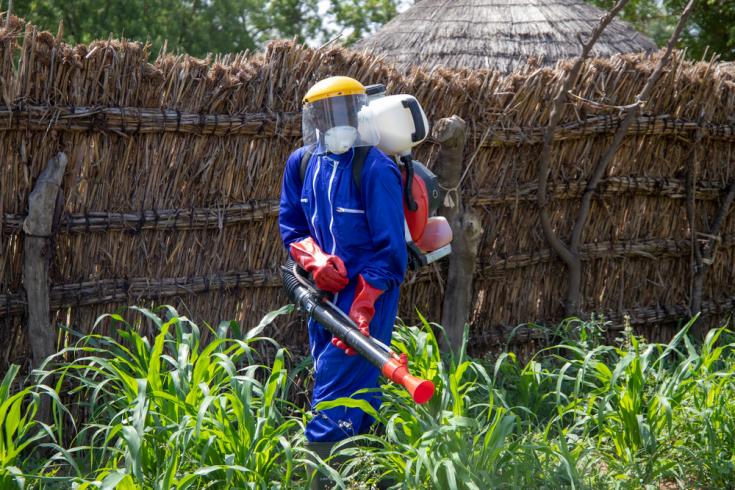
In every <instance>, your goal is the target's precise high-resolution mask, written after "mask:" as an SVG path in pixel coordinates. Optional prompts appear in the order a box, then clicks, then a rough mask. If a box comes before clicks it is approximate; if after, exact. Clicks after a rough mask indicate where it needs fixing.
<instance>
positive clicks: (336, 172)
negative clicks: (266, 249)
mask: <svg viewBox="0 0 735 490" xmlns="http://www.w3.org/2000/svg"><path fill="white" fill-rule="evenodd" d="M319 150H320V149H319V148H317V151H315V152H314V155H312V157H311V159H310V161H309V165H308V168H307V170H306V174H305V176H304V181H303V185H302V182H301V177H300V175H299V174H300V166H301V159H302V156H303V154H304V151H306V148H300V149H298V150H296V151H295V152H293V153H292V154H291V156H290V157H289V158H288V161H287V163H286V171H285V174H284V178H283V186H282V189H281V209H280V215H279V226H280V230H281V238H282V239H283V244H284V245H285V246H286V248H287V249H288V246H289V245H290V244H291V243H292V242H296V241H299V240H302V239H304V238H307V237H309V236H311V237H312V238H313V239H314V240H315V241H316V243H317V244H318V245H319V247H321V249H322V250H323V251H324V252H325V253H328V254H332V255H337V256H338V257H340V258H341V259H342V260H343V261H344V264H345V267H346V269H347V274H348V278H349V281H350V282H349V284H348V285H347V286H346V287H345V288H344V289H343V290H342V291H340V292H339V293H337V294H336V295H335V303H336V304H337V306H338V307H339V308H340V309H341V310H342V311H344V312H345V313H349V311H350V305H351V304H352V301H353V299H354V296H355V287H356V285H357V279H358V275H359V274H362V275H363V277H364V278H365V280H366V281H367V282H368V283H369V284H370V285H371V286H373V287H375V288H378V289H381V290H383V291H384V292H383V294H382V295H381V296H380V297H379V298H378V300H377V301H376V303H375V316H374V317H373V320H372V322H371V323H370V335H371V336H373V337H375V338H377V339H378V340H380V341H381V342H383V343H385V344H388V345H390V339H391V333H392V330H393V325H394V322H395V317H396V313H397V311H398V295H399V286H400V284H401V282H402V281H403V277H404V275H405V273H406V261H407V253H406V241H405V237H404V218H403V193H402V189H401V176H400V172H399V170H398V167H397V165H396V164H395V162H393V160H391V159H390V158H388V157H387V156H385V154H383V153H382V152H381V151H380V150H378V149H377V148H371V149H370V152H369V153H368V155H367V157H366V159H365V163H364V165H363V169H362V182H361V187H362V189H360V190H359V191H358V189H357V186H356V184H355V181H354V180H355V179H354V178H353V175H352V159H353V156H354V149H352V150H350V151H348V152H346V153H343V154H341V155H333V154H330V153H324V152H323V151H319ZM331 340H332V334H331V333H330V332H329V331H328V330H326V329H324V328H323V327H322V326H321V325H319V324H318V323H317V322H315V321H314V320H312V319H309V344H310V349H311V355H312V356H313V358H314V364H315V367H316V374H315V384H314V394H313V396H312V401H311V403H312V410H313V411H314V418H313V419H312V420H311V421H310V422H309V423H308V424H307V426H306V437H307V439H308V440H309V441H312V442H329V441H339V440H341V439H344V438H346V437H350V436H353V435H355V434H360V433H364V432H366V431H367V430H368V429H369V427H370V425H372V423H373V419H372V417H370V416H368V415H367V414H365V413H364V412H363V411H361V410H359V409H354V408H353V409H350V408H343V407H339V408H333V409H329V410H321V411H316V409H315V407H316V405H317V404H318V403H319V402H321V401H325V400H334V399H336V398H340V397H350V396H352V395H353V394H354V392H355V391H357V390H360V389H363V388H376V387H377V386H378V376H379V374H380V373H379V371H378V369H377V368H375V367H374V366H373V365H372V364H370V363H369V362H368V361H366V360H365V359H363V358H362V357H361V356H360V355H355V356H347V355H346V354H345V353H344V351H342V350H340V349H339V348H337V347H335V346H333V345H332V344H331ZM358 396H359V397H361V398H363V399H367V400H369V401H370V403H371V404H372V405H373V406H374V407H375V408H376V409H377V408H378V407H379V405H380V399H379V397H378V396H376V395H375V394H362V395H358Z"/></svg>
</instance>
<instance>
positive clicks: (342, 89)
mask: <svg viewBox="0 0 735 490" xmlns="http://www.w3.org/2000/svg"><path fill="white" fill-rule="evenodd" d="M365 94H366V91H365V86H364V85H363V84H361V83H360V82H358V81H357V80H355V79H354V78H350V77H329V78H325V79H324V80H321V81H319V82H317V83H315V84H314V85H313V86H312V87H311V88H310V89H309V91H308V92H306V95H304V100H303V102H304V103H309V104H311V103H314V102H316V101H318V100H322V99H327V98H329V97H337V96H340V95H365Z"/></svg>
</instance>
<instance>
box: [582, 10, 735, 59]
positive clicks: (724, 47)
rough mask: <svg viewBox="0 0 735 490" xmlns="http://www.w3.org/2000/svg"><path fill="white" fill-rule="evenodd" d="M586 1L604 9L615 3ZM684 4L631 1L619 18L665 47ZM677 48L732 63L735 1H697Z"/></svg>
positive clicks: (700, 56)
mask: <svg viewBox="0 0 735 490" xmlns="http://www.w3.org/2000/svg"><path fill="white" fill-rule="evenodd" d="M586 1H587V2H589V3H591V4H593V5H596V6H598V7H600V8H603V9H610V8H611V7H612V6H613V5H614V4H615V0H586ZM687 3H688V0H630V2H629V3H628V4H627V5H626V6H625V9H624V10H623V15H622V18H623V19H624V20H626V21H628V22H630V23H631V24H633V26H635V27H636V29H638V30H639V31H641V32H643V33H644V34H646V35H647V36H649V37H650V38H652V39H653V40H654V41H655V42H656V44H658V45H659V46H664V45H665V44H666V42H667V41H668V40H669V37H670V36H671V33H672V32H673V30H674V26H675V25H676V22H677V20H678V19H679V15H680V14H681V13H682V12H683V11H684V7H685V6H686V4H687ZM678 47H679V48H686V49H687V52H688V54H689V57H691V58H694V59H701V58H702V57H703V56H704V55H705V53H706V52H707V53H709V54H710V55H711V54H712V53H717V54H719V55H720V57H721V59H723V60H735V2H733V1H732V0H699V1H698V2H697V4H696V6H695V7H694V11H693V12H692V15H691V17H690V18H689V24H688V26H687V28H686V29H685V30H684V32H682V35H681V38H680V40H679V46H678Z"/></svg>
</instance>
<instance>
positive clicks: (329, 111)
mask: <svg viewBox="0 0 735 490" xmlns="http://www.w3.org/2000/svg"><path fill="white" fill-rule="evenodd" d="M301 117H302V125H303V132H302V135H303V138H304V144H305V145H314V144H316V145H319V146H321V147H322V149H324V150H326V151H328V152H330V153H335V154H341V153H345V152H346V151H348V150H349V149H350V148H354V147H358V146H375V145H377V144H378V141H379V133H378V130H377V128H376V127H375V124H374V121H373V117H372V113H371V111H370V109H369V107H368V100H367V95H364V94H357V95H339V96H336V97H328V98H325V99H321V100H317V101H314V102H311V103H309V102H307V103H306V104H304V110H303V114H302V116H301Z"/></svg>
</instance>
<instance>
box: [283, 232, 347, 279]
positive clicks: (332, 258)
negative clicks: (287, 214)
mask: <svg viewBox="0 0 735 490" xmlns="http://www.w3.org/2000/svg"><path fill="white" fill-rule="evenodd" d="M289 249H290V251H291V257H293V259H294V260H295V261H296V263H298V264H299V265H300V266H301V267H303V268H304V270H306V271H308V272H310V273H311V275H312V277H313V278H314V283H316V287H318V288H319V289H321V290H322V291H328V292H330V293H336V292H339V291H341V290H342V289H344V287H345V286H347V283H348V282H349V279H347V269H346V268H345V263H344V262H342V259H340V258H339V257H337V256H336V255H329V254H326V253H324V251H323V250H322V249H321V248H319V245H317V244H316V242H314V239H312V238H311V237H309V238H305V239H303V240H301V241H300V242H295V243H292V244H291V246H290V247H289Z"/></svg>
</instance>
